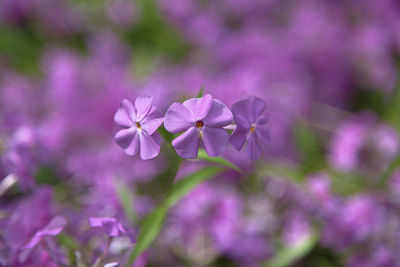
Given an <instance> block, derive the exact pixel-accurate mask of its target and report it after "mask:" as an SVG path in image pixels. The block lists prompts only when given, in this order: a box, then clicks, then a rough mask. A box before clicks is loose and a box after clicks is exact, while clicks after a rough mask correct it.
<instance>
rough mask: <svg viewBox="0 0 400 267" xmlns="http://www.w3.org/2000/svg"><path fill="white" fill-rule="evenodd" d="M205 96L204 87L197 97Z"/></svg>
mask: <svg viewBox="0 0 400 267" xmlns="http://www.w3.org/2000/svg"><path fill="white" fill-rule="evenodd" d="M203 94H204V85H202V86H201V88H200V91H199V93H198V94H197V96H196V97H202V96H203Z"/></svg>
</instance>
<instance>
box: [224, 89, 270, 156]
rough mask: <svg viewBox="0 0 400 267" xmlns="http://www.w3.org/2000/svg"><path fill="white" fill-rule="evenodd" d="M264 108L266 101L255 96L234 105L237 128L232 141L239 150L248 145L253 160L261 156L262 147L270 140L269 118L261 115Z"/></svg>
mask: <svg viewBox="0 0 400 267" xmlns="http://www.w3.org/2000/svg"><path fill="white" fill-rule="evenodd" d="M264 110H265V102H264V101H263V100H261V99H260V98H258V97H255V96H251V97H249V98H248V99H246V100H242V101H239V102H237V103H235V104H233V106H232V113H233V118H234V120H235V123H236V129H235V130H234V132H233V133H232V136H231V138H230V142H231V144H232V145H233V147H234V148H236V149H237V150H241V149H242V148H243V147H244V146H245V145H246V151H247V154H248V156H249V158H250V159H251V160H253V161H254V160H257V159H258V158H259V157H260V156H261V151H260V147H262V146H263V145H265V144H267V143H268V142H269V141H270V133H269V130H268V128H267V126H266V124H267V119H266V118H265V117H263V116H261V114H262V113H263V112H264Z"/></svg>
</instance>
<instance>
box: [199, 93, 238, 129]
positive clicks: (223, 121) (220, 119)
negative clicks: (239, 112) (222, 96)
mask: <svg viewBox="0 0 400 267" xmlns="http://www.w3.org/2000/svg"><path fill="white" fill-rule="evenodd" d="M232 120H233V117H232V112H231V111H230V110H229V108H228V107H227V106H226V105H225V104H224V103H222V102H221V101H219V100H218V99H213V101H212V107H211V109H210V111H209V112H208V115H207V116H206V117H205V118H204V120H203V122H204V124H205V125H206V126H209V127H224V126H226V125H228V124H230V123H231V122H232Z"/></svg>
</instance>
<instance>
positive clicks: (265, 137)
mask: <svg viewBox="0 0 400 267" xmlns="http://www.w3.org/2000/svg"><path fill="white" fill-rule="evenodd" d="M254 133H255V134H256V137H257V142H258V143H259V144H260V145H261V144H263V145H266V144H269V143H270V142H271V134H270V132H269V129H268V128H267V127H266V126H261V125H260V126H257V127H256V130H255V132H254Z"/></svg>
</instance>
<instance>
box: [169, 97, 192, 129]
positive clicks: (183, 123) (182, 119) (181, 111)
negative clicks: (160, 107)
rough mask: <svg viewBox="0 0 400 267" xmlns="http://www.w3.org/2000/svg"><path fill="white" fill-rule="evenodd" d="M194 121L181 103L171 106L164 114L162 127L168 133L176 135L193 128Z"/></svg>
mask: <svg viewBox="0 0 400 267" xmlns="http://www.w3.org/2000/svg"><path fill="white" fill-rule="evenodd" d="M194 124H195V119H194V117H193V115H192V113H191V112H190V110H189V109H187V108H186V107H185V106H184V105H182V104H181V103H174V104H172V105H171V106H170V107H169V108H168V110H167V113H166V114H165V119H164V126H165V129H167V131H168V132H170V133H173V134H177V133H180V132H182V131H185V130H187V129H189V128H190V127H192V126H194Z"/></svg>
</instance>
